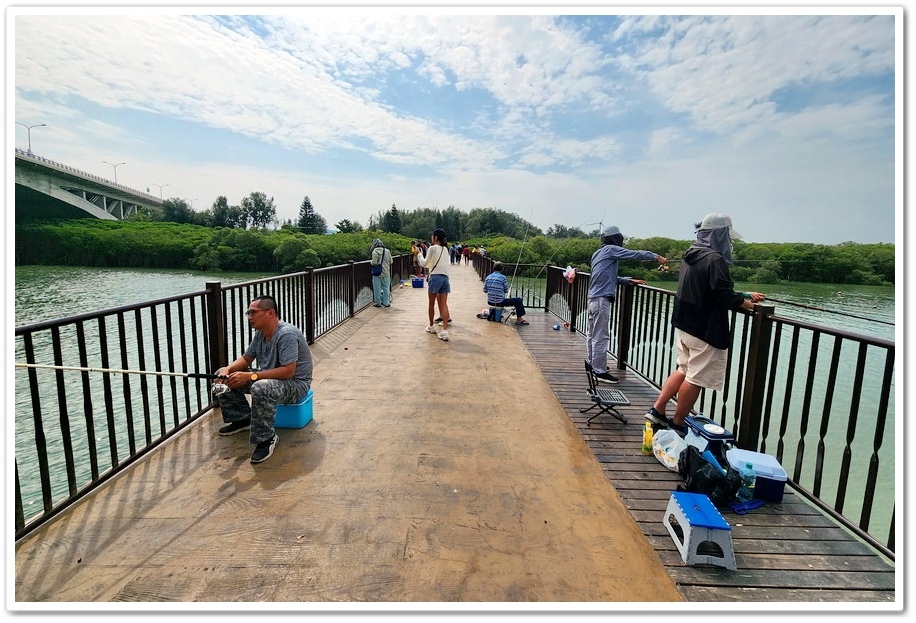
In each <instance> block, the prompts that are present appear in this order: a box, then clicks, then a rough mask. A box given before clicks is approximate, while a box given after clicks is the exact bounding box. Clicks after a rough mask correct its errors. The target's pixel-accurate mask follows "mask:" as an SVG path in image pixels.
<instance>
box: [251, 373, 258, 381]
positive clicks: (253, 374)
mask: <svg viewBox="0 0 916 623" xmlns="http://www.w3.org/2000/svg"><path fill="white" fill-rule="evenodd" d="M251 380H252V381H257V380H258V373H257V372H252V373H251Z"/></svg>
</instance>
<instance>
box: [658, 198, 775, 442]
mask: <svg viewBox="0 0 916 623" xmlns="http://www.w3.org/2000/svg"><path fill="white" fill-rule="evenodd" d="M696 227H697V239H696V241H695V242H694V243H693V244H692V245H691V246H690V248H689V249H687V251H686V252H685V253H684V259H683V262H682V263H681V267H680V273H679V275H678V284H677V294H676V295H675V297H674V312H673V314H672V317H671V324H672V325H674V327H675V329H677V331H676V334H675V341H676V343H677V368H675V370H674V372H672V373H671V374H670V375H669V376H668V378H667V380H666V381H665V383H664V384H663V385H662V389H661V392H660V393H659V395H658V398H657V399H656V401H655V404H654V405H653V406H652V407H651V408H650V409H649V412H648V413H646V419H648V420H650V421H651V422H653V423H655V424H658V425H660V426H665V427H668V428H671V429H673V430H675V431H677V432H678V433H681V434H686V432H687V427H686V425H685V424H684V420H685V418H686V417H687V416H688V415H689V414H690V410H691V409H693V405H694V403H696V401H697V398H699V396H700V392H701V391H702V389H703V388H706V389H712V390H718V391H722V389H723V388H724V386H725V365H726V362H727V360H728V347H729V329H728V312H729V310H734V309H742V308H743V309H748V310H751V309H753V308H754V304H755V303H759V302H760V301H762V300H764V298H765V297H764V295H763V294H761V293H759V292H747V293H740V292H735V289H734V282H733V281H732V278H731V273H730V272H729V268H728V267H729V266H730V265H731V264H732V239H736V240H740V239H741V235H740V234H739V233H738V232H736V231H735V230H734V229H733V228H732V219H731V217H729V216H727V215H725V214H722V213H721V212H713V213H711V214H707V215H706V217H705V218H704V219H703V222H702V223H699V224H698V225H697V226H696ZM675 396H677V402H676V405H677V406H676V407H675V410H674V417H673V418H672V417H669V416H667V415H666V414H665V409H666V407H667V405H668V402H669V401H670V400H671V399H672V398H674V397H675Z"/></svg>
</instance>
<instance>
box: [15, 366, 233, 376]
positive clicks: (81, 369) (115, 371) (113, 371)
mask: <svg viewBox="0 0 916 623" xmlns="http://www.w3.org/2000/svg"><path fill="white" fill-rule="evenodd" d="M16 367H17V368H35V369H40V370H75V371H77V372H103V373H105V374H149V375H154V376H181V377H186V378H194V379H226V378H229V377H228V376H225V375H221V374H204V373H203V372H158V371H150V370H119V369H116V368H84V367H79V366H52V365H50V364H43V363H17V364H16Z"/></svg>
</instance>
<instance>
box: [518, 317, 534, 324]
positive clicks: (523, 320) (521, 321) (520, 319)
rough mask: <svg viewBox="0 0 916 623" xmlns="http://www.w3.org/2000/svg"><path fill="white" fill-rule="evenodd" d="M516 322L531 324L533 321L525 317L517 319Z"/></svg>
mask: <svg viewBox="0 0 916 623" xmlns="http://www.w3.org/2000/svg"><path fill="white" fill-rule="evenodd" d="M515 324H531V323H530V322H528V321H527V320H525V319H524V318H519V319H518V320H516V321H515Z"/></svg>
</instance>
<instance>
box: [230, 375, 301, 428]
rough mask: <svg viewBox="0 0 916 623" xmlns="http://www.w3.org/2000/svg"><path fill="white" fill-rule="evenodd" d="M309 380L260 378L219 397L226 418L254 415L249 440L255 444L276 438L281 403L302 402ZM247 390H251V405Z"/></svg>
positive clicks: (247, 417)
mask: <svg viewBox="0 0 916 623" xmlns="http://www.w3.org/2000/svg"><path fill="white" fill-rule="evenodd" d="M308 391H309V384H308V383H306V382H304V381H299V380H296V379H258V380H257V381H254V382H251V383H246V384H245V385H243V386H241V387H238V388H236V389H233V390H231V391H228V392H226V393H225V394H220V395H218V396H217V397H216V401H217V402H218V403H219V406H220V410H221V411H222V413H223V421H224V422H226V423H227V424H228V423H230V422H238V421H240V420H247V419H249V418H250V419H251V433H250V435H249V438H248V439H249V441H251V443H253V444H258V443H261V442H262V441H268V440H270V439H273V436H274V432H275V431H274V421H275V418H276V416H277V405H287V404H292V403H295V402H299V401H300V400H301V399H302V397H303V396H305V395H306V394H307V393H308ZM246 394H251V405H250V406H249V404H248V399H247V398H246Z"/></svg>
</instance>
